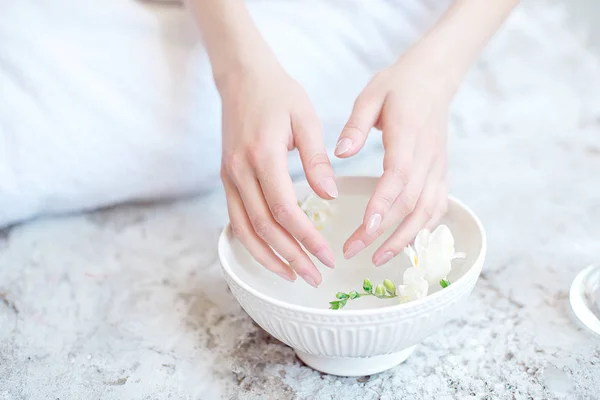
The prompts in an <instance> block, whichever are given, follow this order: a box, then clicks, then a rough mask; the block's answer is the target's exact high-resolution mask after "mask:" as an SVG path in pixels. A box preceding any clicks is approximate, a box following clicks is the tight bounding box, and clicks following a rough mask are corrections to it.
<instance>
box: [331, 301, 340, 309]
mask: <svg viewBox="0 0 600 400" xmlns="http://www.w3.org/2000/svg"><path fill="white" fill-rule="evenodd" d="M332 303H333V302H332ZM329 308H330V309H332V310H339V309H340V305H339V303H337V302H336V304H331V305H330V306H329Z"/></svg>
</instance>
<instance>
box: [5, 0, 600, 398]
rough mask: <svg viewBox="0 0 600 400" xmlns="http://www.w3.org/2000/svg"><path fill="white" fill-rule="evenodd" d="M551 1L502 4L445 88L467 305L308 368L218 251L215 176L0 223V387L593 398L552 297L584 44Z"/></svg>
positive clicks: (596, 240) (569, 206)
mask: <svg viewBox="0 0 600 400" xmlns="http://www.w3.org/2000/svg"><path fill="white" fill-rule="evenodd" d="M533 11H535V15H533V14H531V13H532V12H533ZM559 11H560V10H559V9H557V8H556V7H548V8H544V7H530V8H524V9H523V10H519V11H518V12H517V13H516V14H515V15H514V16H513V18H512V19H511V21H510V22H509V24H508V25H507V26H506V28H505V29H504V31H503V32H502V33H501V34H500V35H499V36H498V37H497V38H496V39H495V40H494V42H493V43H492V44H491V46H490V47H489V48H488V50H487V51H486V53H485V55H484V57H483V58H482V59H481V60H480V61H479V62H478V64H477V65H476V66H475V68H474V69H473V71H472V73H471V74H470V76H469V78H468V80H467V83H466V85H465V86H464V87H463V89H462V90H461V92H460V94H459V96H458V99H457V101H456V103H455V110H454V113H453V118H452V124H451V131H452V141H451V145H450V152H451V178H452V192H453V194H455V195H456V196H457V197H459V198H461V199H462V200H464V201H465V202H466V203H467V204H469V205H470V206H471V207H472V208H473V209H474V210H475V211H476V212H477V213H478V214H479V215H480V216H481V218H482V220H483V223H484V225H485V226H486V228H487V230H488V235H489V236H488V239H489V254H488V258H487V260H486V264H485V268H484V273H483V275H482V276H481V279H480V281H479V282H478V284H477V286H476V288H475V290H474V293H473V295H472V301H471V302H470V303H469V305H468V309H466V310H465V312H464V313H463V314H462V316H461V317H459V318H457V319H455V320H454V321H452V322H450V323H448V324H447V325H446V326H445V327H444V329H442V330H441V331H440V332H438V333H437V334H435V335H434V336H432V337H430V338H428V339H427V340H425V341H424V342H423V343H422V345H421V346H420V347H419V348H418V349H417V351H416V352H415V354H414V355H413V356H412V357H410V358H409V359H408V361H407V362H406V363H404V364H402V365H400V366H398V367H396V368H394V369H392V370H390V371H388V372H385V373H382V374H379V375H375V376H370V377H360V378H337V377H332V376H327V375H323V374H320V373H318V372H315V371H313V370H311V369H310V368H307V367H305V366H304V365H302V364H301V363H300V362H299V361H298V359H297V358H296V357H295V355H294V352H293V351H292V350H291V349H290V348H288V347H286V346H285V345H283V344H281V343H279V342H278V341H277V340H275V339H273V338H271V337H270V336H269V335H268V334H266V333H265V332H264V331H262V330H261V329H260V328H258V327H257V326H256V325H255V324H254V323H253V322H252V321H251V320H250V319H249V318H248V317H247V316H246V314H245V313H244V312H243V311H242V310H241V308H240V307H239V306H238V304H237V303H236V301H235V299H234V298H233V296H232V295H231V293H230V292H229V291H228V289H227V286H226V284H225V281H224V279H223V277H222V275H221V271H220V269H219V266H218V262H217V254H216V248H215V247H216V246H215V245H216V241H217V236H218V233H219V231H220V229H221V227H222V226H223V224H224V223H225V221H226V209H225V205H224V204H225V203H224V199H223V197H222V194H221V193H218V192H215V193H213V194H210V195H207V196H204V197H202V198H196V199H191V200H182V201H179V202H175V203H169V204H162V205H135V206H122V207H117V208H113V209H109V210H103V211H98V212H94V213H91V214H87V215H80V216H72V217H65V218H55V219H46V220H39V221H35V222H31V223H28V224H25V225H21V226H18V227H15V228H13V229H11V230H8V231H3V232H2V234H1V235H0V399H11V400H12V399H99V398H103V399H166V398H172V399H177V398H186V399H209V400H210V399H218V398H233V399H432V398H436V399H454V398H457V399H464V398H477V399H542V398H544V399H557V398H560V399H598V398H600V338H598V337H595V336H593V335H592V334H591V333H589V332H588V331H586V330H585V329H583V328H582V327H581V326H580V325H579V324H578V323H577V321H576V320H575V319H574V317H573V316H572V313H571V311H570V308H569V303H568V289H569V285H570V283H571V280H572V279H573V277H574V276H575V275H576V273H577V272H578V271H580V270H581V269H582V268H584V267H585V266H586V265H588V264H590V263H593V262H600V230H599V229H598V226H600V178H599V176H600V175H599V171H600V63H599V60H598V58H597V57H596V56H594V53H593V52H591V51H589V50H588V48H587V44H586V43H585V42H583V41H578V40H577V39H576V37H574V36H571V35H570V34H566V33H565V31H564V29H563V28H564V26H566V24H567V22H565V20H563V14H562V13H561V12H559ZM531 21H536V23H535V24H534V23H531ZM380 157H381V149H380V148H379V147H378V146H374V149H373V151H372V152H371V153H370V154H369V155H366V156H363V157H362V158H359V159H357V160H355V161H353V162H347V163H344V164H341V165H338V167H337V168H338V171H339V172H341V173H361V174H376V173H378V172H379V168H380V161H379V159H380Z"/></svg>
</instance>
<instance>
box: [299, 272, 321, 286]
mask: <svg viewBox="0 0 600 400" xmlns="http://www.w3.org/2000/svg"><path fill="white" fill-rule="evenodd" d="M298 274H299V275H300V276H301V277H302V279H304V280H305V281H306V283H308V284H309V285H310V286H312V287H315V288H316V287H319V284H318V283H317V281H316V280H315V278H313V277H312V276H310V275H309V274H307V273H298Z"/></svg>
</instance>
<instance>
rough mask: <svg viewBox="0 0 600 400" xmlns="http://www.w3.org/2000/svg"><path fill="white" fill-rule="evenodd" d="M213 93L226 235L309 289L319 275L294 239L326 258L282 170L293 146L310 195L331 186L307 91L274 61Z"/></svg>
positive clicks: (330, 190)
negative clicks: (219, 123)
mask: <svg viewBox="0 0 600 400" xmlns="http://www.w3.org/2000/svg"><path fill="white" fill-rule="evenodd" d="M219 90H220V93H221V97H222V100H223V157H222V160H223V161H222V167H221V178H222V180H223V185H224V187H225V193H226V196H227V207H228V211H229V217H230V220H231V224H232V228H233V232H234V233H235V235H236V236H237V238H238V239H239V240H240V241H241V242H242V243H243V244H244V246H245V247H246V248H247V249H248V250H249V251H250V253H251V254H252V256H253V257H254V258H255V259H256V260H257V261H258V262H259V263H260V264H262V265H263V266H265V267H266V268H268V269H269V270H271V271H273V272H275V273H277V274H278V275H280V276H281V277H283V278H285V279H287V280H294V279H296V273H297V274H298V275H300V276H301V277H302V278H303V279H304V280H305V281H306V282H307V283H309V284H310V285H312V286H315V287H316V286H317V285H319V284H320V283H321V274H320V273H319V271H318V270H317V268H316V267H315V266H314V264H313V263H312V261H311V260H310V258H309V257H308V255H307V254H306V253H305V252H304V250H303V249H302V247H301V246H300V245H299V243H298V242H300V243H301V244H302V245H303V246H304V248H306V250H308V251H309V252H310V253H312V254H313V255H314V256H315V257H317V258H318V259H319V260H320V261H321V262H322V263H323V264H325V265H326V266H328V267H330V268H333V266H334V256H333V252H332V250H331V249H330V247H329V245H328V244H327V241H326V240H325V238H324V237H323V235H321V234H320V233H319V232H318V231H317V229H316V228H315V227H314V226H313V223H312V222H311V221H310V220H309V218H308V217H307V216H306V215H305V214H304V212H303V211H302V210H301V209H300V207H299V206H298V203H297V198H296V194H295V192H294V188H293V185H292V180H291V178H290V176H289V172H288V165H287V156H288V151H290V150H292V149H294V148H297V149H298V151H299V153H300V158H301V159H302V164H303V167H304V171H305V172H306V177H307V179H308V182H309V184H310V186H311V187H312V189H313V190H314V191H315V193H317V194H318V195H319V196H320V197H322V198H324V199H333V198H335V197H336V196H337V194H338V191H337V187H336V184H335V181H334V176H333V170H332V168H331V164H330V162H329V158H328V157H327V153H326V150H325V146H324V142H323V138H322V134H321V126H320V123H319V120H318V118H317V116H316V114H315V111H314V109H313V107H312V105H311V103H310V101H309V99H308V96H307V95H306V93H305V92H304V91H303V90H302V88H301V87H300V85H299V84H298V83H297V82H295V81H294V80H293V79H291V78H290V77H289V76H288V75H287V73H286V72H285V71H284V70H283V69H282V68H281V67H280V66H279V64H278V63H277V62H276V61H274V62H272V63H269V64H268V65H266V66H265V65H263V66H261V68H260V69H252V70H246V71H244V73H242V74H241V75H239V76H236V77H235V78H234V79H232V80H229V81H228V82H226V83H225V84H221V85H220V87H219ZM273 250H275V251H276V252H277V253H279V255H281V256H282V257H283V258H284V259H285V261H287V263H285V262H283V261H282V260H281V259H280V258H278V257H277V255H276V254H275V253H274V252H273ZM294 271H295V272H294Z"/></svg>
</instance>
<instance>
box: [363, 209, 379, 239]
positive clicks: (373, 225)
mask: <svg viewBox="0 0 600 400" xmlns="http://www.w3.org/2000/svg"><path fill="white" fill-rule="evenodd" d="M379 225H381V214H373V215H371V218H369V220H368V221H367V226H366V228H365V231H366V232H367V235H373V234H375V233H376V232H377V229H378V228H379Z"/></svg>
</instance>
